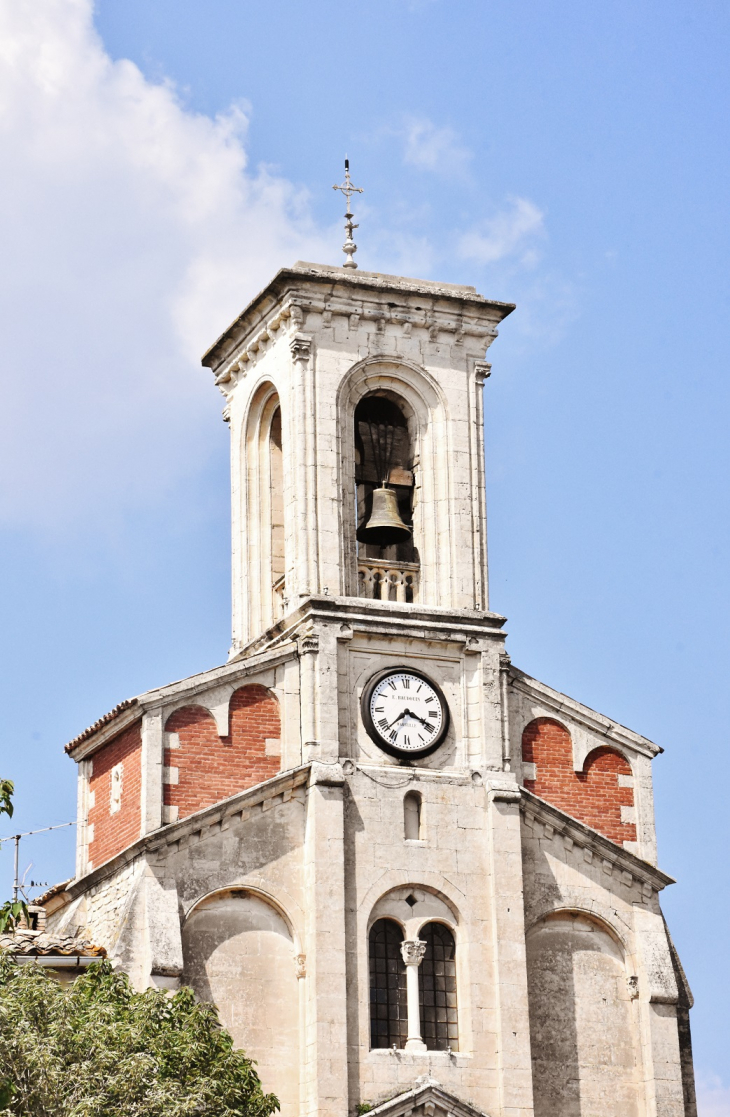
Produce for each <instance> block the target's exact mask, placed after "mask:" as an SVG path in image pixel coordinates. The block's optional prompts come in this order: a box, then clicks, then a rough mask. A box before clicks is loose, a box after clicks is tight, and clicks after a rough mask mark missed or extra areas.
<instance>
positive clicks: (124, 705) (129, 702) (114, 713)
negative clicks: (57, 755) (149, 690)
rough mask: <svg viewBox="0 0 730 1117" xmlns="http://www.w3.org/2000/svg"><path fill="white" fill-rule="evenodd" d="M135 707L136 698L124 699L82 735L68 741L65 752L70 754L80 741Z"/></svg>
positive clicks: (85, 739)
mask: <svg viewBox="0 0 730 1117" xmlns="http://www.w3.org/2000/svg"><path fill="white" fill-rule="evenodd" d="M136 705H137V699H136V698H125V700H124V701H123V702H120V703H119V705H118V706H115V707H114V709H113V710H110V711H109V713H108V714H104V715H103V717H100V718H99V720H98V721H95V722H94V724H93V725H90V726H89V728H88V729H85V730H84V731H83V733H79V735H78V737H74V739H73V741H69V743H68V744H67V745H66V752H72V751H73V749H75V748H76V746H77V745H80V744H81V743H82V741H87V740H88V739H89V737H91V736H93V734H94V733H96V731H97V730H98V729H101V728H102V726H104V725H108V724H109V722H110V721H114V719H115V718H116V717H119V715H120V714H121V713H122V711H124V710H128V709H130V707H132V706H136Z"/></svg>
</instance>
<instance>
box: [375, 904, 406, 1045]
mask: <svg viewBox="0 0 730 1117" xmlns="http://www.w3.org/2000/svg"><path fill="white" fill-rule="evenodd" d="M402 942H403V932H402V930H401V928H400V927H399V925H398V924H397V923H396V922H395V920H393V919H379V920H378V921H377V922H376V923H374V924H373V926H372V928H371V931H370V943H369V947H370V949H369V954H370V1046H371V1047H393V1046H395V1047H398V1048H403V1047H405V1045H406V1040H407V1039H408V1001H407V996H406V967H405V963H404V962H403V958H402V956H401V950H400V944H401V943H402Z"/></svg>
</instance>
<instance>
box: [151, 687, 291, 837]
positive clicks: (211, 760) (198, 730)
mask: <svg viewBox="0 0 730 1117" xmlns="http://www.w3.org/2000/svg"><path fill="white" fill-rule="evenodd" d="M165 730H166V732H167V733H168V734H170V735H171V736H170V738H168V745H169V747H168V748H166V749H165V766H166V771H165V789H164V795H165V799H164V802H165V806H166V807H167V808H168V815H170V821H173V820H174V819H175V818H185V817H187V815H190V814H193V813H194V812H195V811H199V810H202V809H203V808H204V807H209V806H212V805H213V804H214V803H217V802H219V801H220V800H221V799H227V798H228V796H229V795H235V794H236V793H237V792H239V791H245V790H246V788H248V787H253V786H254V784H257V783H261V782H262V780H268V779H270V778H271V777H272V776H275V775H276V773H277V772H278V771H279V770H280V768H281V744H280V736H281V720H280V717H279V704H278V702H277V700H276V698H275V697H274V695H273V694H272V693H271V691H270V690H267V688H266V687H264V686H261V685H260V684H258V683H255V684H252V685H249V686H244V687H240V689H239V690H237V691H235V692H234V694H233V695H232V697H231V703H230V723H229V735H228V736H227V737H219V736H218V731H217V729H216V724H215V721H214V719H213V717H212V715H211V714H210V713H209V712H208V710H204V709H203V708H202V707H200V706H185V707H184V708H183V709H181V710H176V711H175V713H174V714H172V715H171V716H170V717H169V718H168V721H167V724H166V726H165ZM173 734H174V736H172V735H173ZM170 808H172V811H173V813H172V814H170ZM175 808H177V810H176V811H175Z"/></svg>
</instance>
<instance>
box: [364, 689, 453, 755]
mask: <svg viewBox="0 0 730 1117" xmlns="http://www.w3.org/2000/svg"><path fill="white" fill-rule="evenodd" d="M368 713H369V715H370V718H369V720H370V722H371V724H372V730H373V731H374V733H375V734H376V735H377V737H376V739H378V738H379V740H380V741H382V742H383V744H384V745H385V746H386V748H388V749H389V750H390V751H395V752H399V753H406V754H409V753H422V752H425V751H429V750H430V749H431V748H432V747H433V746H434V744H435V743H437V742H438V741H439V740H440V738H441V737H442V736H443V730H444V728H445V718H446V703H445V702H444V700H443V697H442V696H441V695H440V693H439V692H438V691H437V689H436V687H435V686H434V685H432V684H431V683H429V682H428V680H427V679H425V678H423V677H422V676H421V675H416V674H411V673H410V672H409V671H393V672H389V673H388V674H386V675H384V676H383V677H382V678H380V679H379V681H378V682H377V683H376V684H375V686H374V687H373V688H372V692H371V693H370V695H369V700H368ZM371 735H372V734H371Z"/></svg>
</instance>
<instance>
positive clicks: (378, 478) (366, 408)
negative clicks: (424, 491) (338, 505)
mask: <svg viewBox="0 0 730 1117" xmlns="http://www.w3.org/2000/svg"><path fill="white" fill-rule="evenodd" d="M354 433H355V508H356V524H355V534H356V538H357V553H358V566H359V581H360V596H361V597H376V598H379V599H380V600H381V601H414V600H415V596H416V590H417V573H418V552H417V550H416V546H415V543H414V539H413V506H414V498H415V491H416V490H415V483H414V459H413V447H412V446H411V436H410V432H409V430H408V422H407V420H406V416H405V414H404V411H403V409H402V407H401V406H400V405H399V403H398V402H396V400H395V399H392V398H390V396H389V395H386V394H384V393H374V394H372V395H368V396H364V397H363V399H361V400H360V402H359V403H358V405H357V407H356V408H355V432H354Z"/></svg>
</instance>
